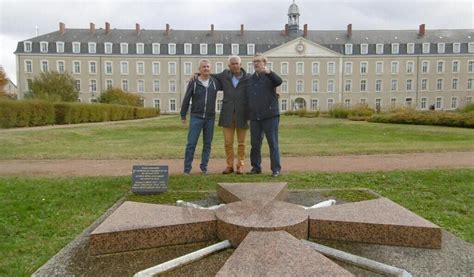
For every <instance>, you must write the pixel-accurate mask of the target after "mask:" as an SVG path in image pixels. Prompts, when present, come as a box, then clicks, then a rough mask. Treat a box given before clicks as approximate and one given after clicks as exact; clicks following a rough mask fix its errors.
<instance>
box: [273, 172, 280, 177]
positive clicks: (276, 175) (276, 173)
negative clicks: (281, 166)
mask: <svg viewBox="0 0 474 277" xmlns="http://www.w3.org/2000/svg"><path fill="white" fill-rule="evenodd" d="M272 176H273V177H278V176H280V171H275V172H273V173H272Z"/></svg>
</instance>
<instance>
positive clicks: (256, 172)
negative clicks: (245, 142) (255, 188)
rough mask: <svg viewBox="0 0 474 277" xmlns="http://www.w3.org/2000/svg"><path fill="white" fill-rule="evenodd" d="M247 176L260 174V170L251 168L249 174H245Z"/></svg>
mask: <svg viewBox="0 0 474 277" xmlns="http://www.w3.org/2000/svg"><path fill="white" fill-rule="evenodd" d="M247 174H262V171H261V170H257V169H255V168H252V170H250V171H249V172H247Z"/></svg>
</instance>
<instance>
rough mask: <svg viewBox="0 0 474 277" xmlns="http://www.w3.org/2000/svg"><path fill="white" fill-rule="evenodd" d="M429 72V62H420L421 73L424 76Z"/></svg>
mask: <svg viewBox="0 0 474 277" xmlns="http://www.w3.org/2000/svg"><path fill="white" fill-rule="evenodd" d="M429 72H430V62H429V61H422V62H421V73H423V74H426V73H429Z"/></svg>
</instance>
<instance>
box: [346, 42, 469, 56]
mask: <svg viewBox="0 0 474 277" xmlns="http://www.w3.org/2000/svg"><path fill="white" fill-rule="evenodd" d="M452 45H453V53H455V54H459V53H461V43H459V42H454V43H452ZM406 47H407V54H415V43H407V44H406ZM353 48H354V45H353V44H352V43H347V44H345V45H344V53H345V54H346V55H351V54H352V53H353ZM430 48H431V43H429V42H425V43H422V44H421V52H422V53H423V54H429V53H430ZM436 52H437V53H438V54H444V53H445V52H446V43H445V42H438V43H436ZM468 52H469V53H474V42H469V43H468ZM360 53H361V54H362V55H367V54H368V53H369V44H367V43H362V44H360ZM375 53H376V54H385V53H384V44H383V43H377V44H375ZM399 53H400V43H391V44H390V54H399ZM387 54H388V53H387Z"/></svg>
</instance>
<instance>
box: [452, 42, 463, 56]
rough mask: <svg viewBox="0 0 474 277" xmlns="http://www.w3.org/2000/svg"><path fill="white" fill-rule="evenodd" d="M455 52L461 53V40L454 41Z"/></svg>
mask: <svg viewBox="0 0 474 277" xmlns="http://www.w3.org/2000/svg"><path fill="white" fill-rule="evenodd" d="M453 53H456V54H459V53H461V43H459V42H455V43H453Z"/></svg>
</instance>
